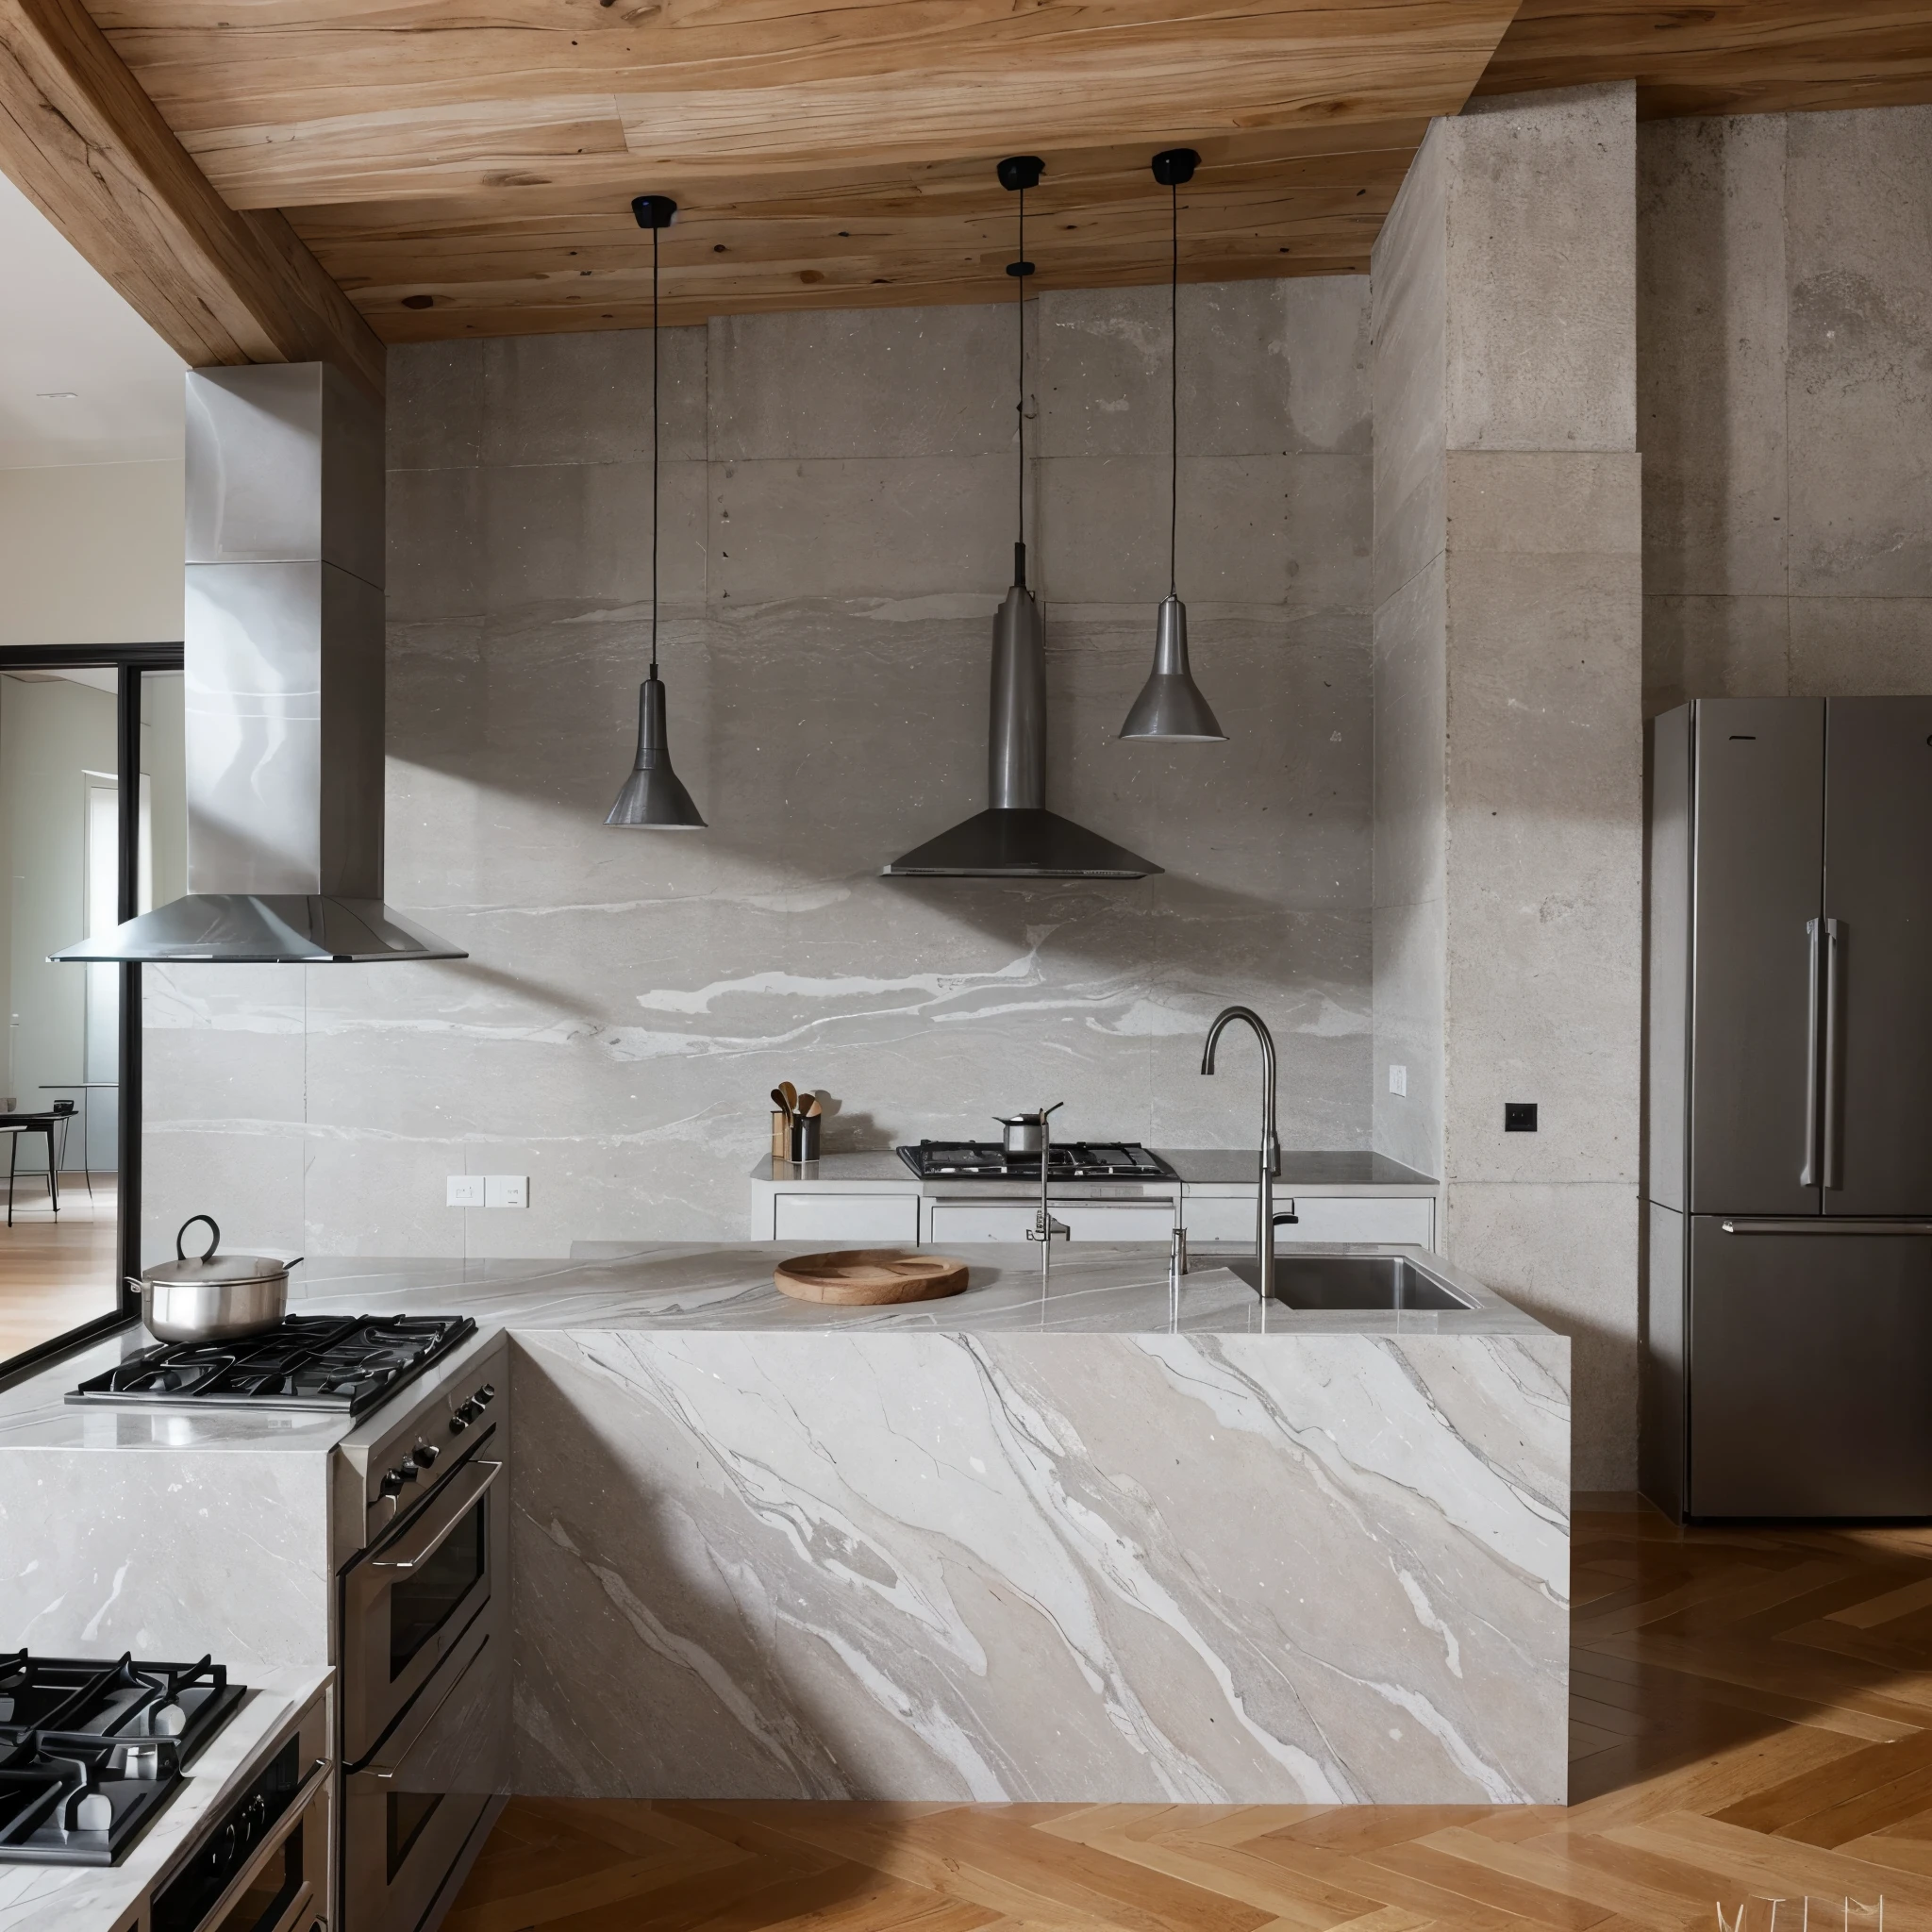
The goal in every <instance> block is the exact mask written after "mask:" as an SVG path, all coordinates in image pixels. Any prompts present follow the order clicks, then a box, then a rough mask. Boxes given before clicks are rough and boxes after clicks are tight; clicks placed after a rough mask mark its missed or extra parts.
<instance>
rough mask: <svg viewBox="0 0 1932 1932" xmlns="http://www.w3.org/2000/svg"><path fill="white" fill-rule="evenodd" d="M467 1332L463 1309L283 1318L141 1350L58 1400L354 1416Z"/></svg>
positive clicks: (470, 1325) (471, 1330)
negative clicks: (224, 1337) (223, 1335)
mask: <svg viewBox="0 0 1932 1932" xmlns="http://www.w3.org/2000/svg"><path fill="white" fill-rule="evenodd" d="M475 1332H476V1324H475V1322H473V1321H472V1320H471V1319H470V1317H469V1316H468V1315H347V1316H344V1315H290V1316H287V1317H285V1318H284V1320H283V1321H282V1323H281V1324H280V1325H279V1326H278V1327H275V1328H269V1329H265V1330H264V1331H263V1332H262V1333H261V1334H259V1335H244V1336H242V1337H239V1338H238V1339H237V1340H235V1341H163V1342H159V1343H158V1344H157V1345H156V1346H155V1347H153V1348H144V1349H142V1351H141V1352H140V1353H139V1354H138V1355H131V1356H129V1357H127V1358H126V1359H125V1361H123V1362H121V1363H120V1364H119V1365H118V1366H117V1367H115V1368H112V1369H109V1370H108V1372H107V1374H102V1375H94V1376H91V1377H90V1378H89V1379H88V1380H87V1381H85V1382H83V1383H82V1384H81V1385H80V1387H79V1388H78V1389H76V1390H75V1391H73V1393H72V1394H70V1395H69V1396H68V1398H67V1399H68V1401H69V1402H124V1403H140V1404H142V1405H143V1406H150V1405H153V1404H157V1403H160V1404H166V1405H169V1406H174V1405H176V1404H187V1405H190V1406H192V1407H198V1408H308V1409H322V1410H325V1411H326V1412H330V1413H333V1414H337V1415H350V1416H356V1415H360V1414H361V1413H362V1412H363V1410H364V1409H367V1408H372V1407H375V1404H376V1403H378V1402H380V1401H382V1400H383V1399H384V1398H385V1397H386V1396H389V1395H391V1394H392V1393H393V1392H394V1391H396V1390H398V1389H400V1388H401V1387H402V1386H403V1384H404V1383H406V1382H411V1381H414V1380H415V1378H416V1377H417V1376H418V1375H420V1374H422V1373H423V1372H424V1370H425V1369H426V1368H428V1367H429V1365H430V1364H431V1363H432V1362H433V1361H435V1360H436V1359H437V1358H438V1357H440V1356H444V1355H447V1354H448V1353H449V1351H450V1350H451V1349H453V1348H454V1347H456V1345H457V1344H458V1342H459V1341H466V1340H467V1339H468V1338H469V1337H470V1336H472V1335H474V1334H475Z"/></svg>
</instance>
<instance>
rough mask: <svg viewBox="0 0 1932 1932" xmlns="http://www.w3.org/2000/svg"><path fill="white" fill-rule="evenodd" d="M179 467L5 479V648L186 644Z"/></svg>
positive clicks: (119, 467) (1, 597) (1, 611)
mask: <svg viewBox="0 0 1932 1932" xmlns="http://www.w3.org/2000/svg"><path fill="white" fill-rule="evenodd" d="M181 475H182V471H181V464H180V463H179V462H178V461H175V462H155V463H89V464H82V465H76V466H75V467H73V468H67V469H34V470H0V587H4V590H0V644H29V645H31V644H124V643H149V642H155V641H165V640H170V639H175V638H178V637H179V636H180V635H181V583H182V574H181V556H182V528H181Z"/></svg>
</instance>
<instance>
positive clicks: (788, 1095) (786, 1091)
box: [778, 1080, 798, 1113]
mask: <svg viewBox="0 0 1932 1932" xmlns="http://www.w3.org/2000/svg"><path fill="white" fill-rule="evenodd" d="M778 1091H779V1092H780V1093H782V1094H783V1095H784V1096H785V1111H786V1112H787V1113H796V1112H797V1111H798V1089H797V1088H796V1087H794V1086H793V1085H792V1084H791V1081H790V1080H780V1081H779V1082H778Z"/></svg>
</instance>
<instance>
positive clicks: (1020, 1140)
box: [993, 1101, 1062, 1154]
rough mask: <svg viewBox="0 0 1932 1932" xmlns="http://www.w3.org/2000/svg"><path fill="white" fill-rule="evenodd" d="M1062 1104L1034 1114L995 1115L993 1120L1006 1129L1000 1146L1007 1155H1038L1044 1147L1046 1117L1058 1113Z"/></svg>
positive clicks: (1055, 1104) (1058, 1103)
mask: <svg viewBox="0 0 1932 1932" xmlns="http://www.w3.org/2000/svg"><path fill="white" fill-rule="evenodd" d="M1061 1105H1062V1103H1061V1102H1058V1101H1056V1102H1055V1103H1054V1105H1053V1106H1051V1107H1049V1108H1042V1109H1041V1110H1039V1111H1037V1112H1034V1113H996V1114H994V1115H993V1119H994V1120H996V1121H998V1122H999V1124H1000V1125H1001V1126H1002V1127H1003V1128H1005V1129H1006V1133H1005V1136H1004V1139H1003V1141H1002V1145H1003V1146H1004V1147H1005V1149H1006V1151H1007V1152H1008V1154H1038V1153H1039V1152H1040V1150H1041V1148H1042V1147H1044V1146H1045V1145H1046V1117H1047V1115H1048V1114H1050V1113H1058V1111H1059V1110H1060V1107H1061Z"/></svg>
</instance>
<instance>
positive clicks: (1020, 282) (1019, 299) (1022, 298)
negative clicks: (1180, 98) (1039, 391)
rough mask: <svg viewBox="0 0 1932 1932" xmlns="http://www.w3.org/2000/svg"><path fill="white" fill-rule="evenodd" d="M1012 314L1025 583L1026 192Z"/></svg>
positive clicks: (1018, 544) (1019, 537) (1016, 549)
mask: <svg viewBox="0 0 1932 1932" xmlns="http://www.w3.org/2000/svg"><path fill="white" fill-rule="evenodd" d="M1013 313H1014V315H1015V316H1016V317H1017V318H1018V319H1019V325H1020V330H1019V333H1020V400H1019V402H1018V403H1017V404H1016V405H1015V406H1014V407H1015V408H1016V409H1017V411H1018V413H1019V420H1020V475H1019V479H1018V489H1017V491H1016V515H1017V522H1016V525H1015V528H1014V531H1013V559H1014V564H1015V572H1014V576H1013V581H1014V582H1015V583H1016V584H1024V582H1025V581H1026V191H1025V189H1024V188H1023V189H1021V191H1020V272H1019V274H1018V275H1015V276H1014V277H1013Z"/></svg>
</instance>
